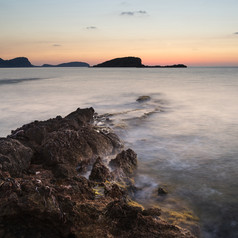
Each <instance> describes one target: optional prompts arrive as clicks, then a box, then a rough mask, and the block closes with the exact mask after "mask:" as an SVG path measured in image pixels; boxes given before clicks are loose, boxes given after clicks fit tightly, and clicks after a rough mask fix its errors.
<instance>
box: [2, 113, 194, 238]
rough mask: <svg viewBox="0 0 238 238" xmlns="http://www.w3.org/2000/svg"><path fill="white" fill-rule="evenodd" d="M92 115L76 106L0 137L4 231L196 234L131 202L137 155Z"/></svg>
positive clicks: (18, 235)
mask: <svg viewBox="0 0 238 238" xmlns="http://www.w3.org/2000/svg"><path fill="white" fill-rule="evenodd" d="M94 117H95V113H94V109H93V108H87V109H77V110H76V111H74V112H72V113H70V114H69V115H68V116H66V117H64V118H62V117H61V116H57V117H56V118H53V119H49V120H47V121H35V122H32V123H29V124H26V125H24V126H22V127H21V128H18V129H17V130H15V131H12V133H11V135H9V136H8V137H6V138H0V237H1V238H32V237H36V238H48V237H52V238H56V237H57V238H58V237H62V238H79V237H80V238H82V237H143V238H144V237H149V238H150V237H151V238H152V237H161V238H169V237H176V238H180V237H181V238H182V237H183V238H188V237H190V238H192V237H193V235H191V234H190V233H189V232H188V231H186V230H184V229H182V228H179V227H177V226H174V225H170V224H168V223H167V222H166V221H164V220H163V219H161V218H160V214H161V210H160V209H159V208H153V207H152V208H149V209H144V208H143V207H142V206H141V205H140V204H137V203H136V202H134V201H133V200H131V194H133V193H134V192H135V191H136V190H137V189H138V188H136V187H135V185H134V183H133V174H134V172H135V171H136V167H137V155H136V153H135V152H134V151H133V150H131V149H125V148H124V146H123V143H122V142H121V141H120V139H119V138H118V136H117V135H116V134H115V133H114V132H113V131H111V130H110V129H109V128H103V127H98V126H96V125H95V124H94V123H93V122H94Z"/></svg>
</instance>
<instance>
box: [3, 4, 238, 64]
mask: <svg viewBox="0 0 238 238" xmlns="http://www.w3.org/2000/svg"><path fill="white" fill-rule="evenodd" d="M0 30H1V33H0V58H2V59H11V58H15V57H18V56H25V57H27V58H28V59H29V60H30V61H31V62H32V64H34V65H41V64H43V63H52V64H56V63H62V62H70V61H84V62H88V63H89V64H91V65H93V64H96V63H100V62H102V61H105V60H109V59H112V58H115V57H123V56H138V57H140V58H142V60H143V63H144V64H147V65H155V64H158V65H166V64H175V63H184V64H187V65H190V66H238V0H196V1H195V0H87V1H82V0H0Z"/></svg>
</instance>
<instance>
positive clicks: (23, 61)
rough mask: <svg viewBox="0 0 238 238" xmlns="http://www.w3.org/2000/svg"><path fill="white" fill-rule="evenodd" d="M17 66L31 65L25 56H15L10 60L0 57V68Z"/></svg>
mask: <svg viewBox="0 0 238 238" xmlns="http://www.w3.org/2000/svg"><path fill="white" fill-rule="evenodd" d="M18 67H33V65H32V64H31V62H30V61H29V60H28V59H27V58H26V57H17V58H15V59H10V60H3V59H1V58H0V68H18Z"/></svg>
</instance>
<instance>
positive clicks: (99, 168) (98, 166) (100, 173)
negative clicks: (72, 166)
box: [89, 157, 112, 182]
mask: <svg viewBox="0 0 238 238" xmlns="http://www.w3.org/2000/svg"><path fill="white" fill-rule="evenodd" d="M111 178H112V176H111V173H110V171H109V169H108V168H107V167H106V166H105V165H104V164H103V163H102V159H101V158H100V157H98V158H97V160H96V162H95V163H94V164H93V168H92V171H91V174H90V176H89V179H90V180H93V181H95V182H106V181H107V180H111Z"/></svg>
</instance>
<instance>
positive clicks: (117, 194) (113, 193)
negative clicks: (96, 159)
mask: <svg viewBox="0 0 238 238" xmlns="http://www.w3.org/2000/svg"><path fill="white" fill-rule="evenodd" d="M104 193H105V196H108V197H111V198H117V199H121V198H123V197H125V195H126V191H125V189H122V188H120V187H119V186H118V185H117V184H113V185H112V187H111V188H107V187H106V188H105V191H104Z"/></svg>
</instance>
